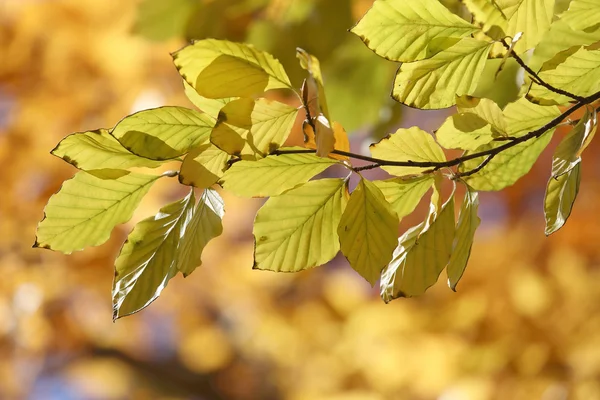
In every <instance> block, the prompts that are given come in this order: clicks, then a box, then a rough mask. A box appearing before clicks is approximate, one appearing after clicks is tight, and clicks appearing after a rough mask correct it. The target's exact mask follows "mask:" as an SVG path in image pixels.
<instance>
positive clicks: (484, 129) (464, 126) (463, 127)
mask: <svg viewBox="0 0 600 400" xmlns="http://www.w3.org/2000/svg"><path fill="white" fill-rule="evenodd" d="M435 137H436V139H437V141H438V142H439V143H440V145H442V146H444V147H445V148H447V149H463V150H475V149H476V148H478V147H479V146H482V145H484V144H487V143H489V142H491V141H492V140H493V139H494V133H493V132H492V127H491V125H489V124H488V123H487V122H485V121H484V120H483V119H481V118H480V117H478V116H477V115H475V114H471V113H458V114H454V115H451V116H450V117H448V118H446V121H444V123H443V124H442V126H440V129H438V130H437V132H436V133H435Z"/></svg>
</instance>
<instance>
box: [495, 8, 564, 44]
mask: <svg viewBox="0 0 600 400" xmlns="http://www.w3.org/2000/svg"><path fill="white" fill-rule="evenodd" d="M496 4H498V6H500V9H501V10H502V12H503V13H504V15H505V16H506V18H507V19H508V26H507V28H506V30H505V32H506V34H507V35H509V36H512V37H514V36H515V35H516V34H517V33H519V32H523V33H524V35H523V38H522V39H521V40H520V41H519V43H517V44H516V46H515V51H516V52H517V53H522V52H524V51H526V50H529V49H531V48H533V47H535V46H536V45H537V44H538V43H539V42H540V40H541V39H542V37H543V36H544V34H545V33H546V32H547V31H548V29H549V27H550V23H551V22H552V17H553V10H554V0H496Z"/></svg>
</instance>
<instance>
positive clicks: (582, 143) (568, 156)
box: [552, 109, 597, 178]
mask: <svg viewBox="0 0 600 400" xmlns="http://www.w3.org/2000/svg"><path fill="white" fill-rule="evenodd" d="M596 118H597V117H596V112H595V111H592V112H590V110H588V109H586V112H585V114H584V115H583V116H582V117H581V119H580V120H579V122H578V123H577V125H575V127H573V129H571V131H570V132H569V133H568V134H567V135H566V136H565V137H564V138H563V140H562V141H561V142H560V143H559V144H558V146H557V147H556V150H555V151H554V155H553V156H552V176H553V177H554V178H556V177H558V176H560V175H562V174H566V173H567V172H569V171H570V170H571V169H573V168H575V166H576V165H578V164H579V162H580V161H581V153H582V152H583V150H584V149H585V147H586V146H587V145H588V144H589V142H590V140H591V139H592V138H593V137H594V135H595V134H596V128H597V119H596Z"/></svg>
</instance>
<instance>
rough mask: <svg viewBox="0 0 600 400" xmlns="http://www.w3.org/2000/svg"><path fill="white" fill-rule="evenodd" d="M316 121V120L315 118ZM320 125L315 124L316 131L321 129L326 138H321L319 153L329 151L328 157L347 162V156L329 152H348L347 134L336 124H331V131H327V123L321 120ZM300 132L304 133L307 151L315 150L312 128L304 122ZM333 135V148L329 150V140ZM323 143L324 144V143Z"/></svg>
mask: <svg viewBox="0 0 600 400" xmlns="http://www.w3.org/2000/svg"><path fill="white" fill-rule="evenodd" d="M317 119H318V118H317ZM321 121H322V123H319V124H318V123H315V125H316V126H317V129H319V128H320V129H321V132H323V131H325V134H326V136H325V137H321V139H320V140H321V153H325V151H326V150H329V151H330V153H329V155H328V156H329V157H330V158H335V159H336V160H348V159H349V158H348V156H342V155H339V154H333V153H331V151H333V150H341V151H346V152H349V151H350V141H349V140H348V134H347V133H346V130H345V129H344V127H343V126H342V125H341V124H340V123H338V122H335V121H334V122H333V124H332V125H331V129H328V128H327V127H326V125H324V124H325V123H327V124H328V121H326V120H324V119H323V118H321ZM302 130H303V132H304V145H305V146H306V147H307V148H309V149H315V150H316V149H317V141H316V137H315V132H314V131H313V128H312V126H311V125H310V124H309V123H308V122H306V121H304V124H303V125H302ZM332 134H333V148H331V139H332ZM324 142H325V143H324Z"/></svg>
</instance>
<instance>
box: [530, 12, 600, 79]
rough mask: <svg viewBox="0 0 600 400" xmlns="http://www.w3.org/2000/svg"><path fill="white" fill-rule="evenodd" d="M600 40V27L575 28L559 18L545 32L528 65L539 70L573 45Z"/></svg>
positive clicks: (587, 44)
mask: <svg viewBox="0 0 600 400" xmlns="http://www.w3.org/2000/svg"><path fill="white" fill-rule="evenodd" d="M599 40H600V29H595V30H585V31H584V30H575V29H572V28H571V27H570V26H569V25H568V24H567V23H566V22H564V21H562V20H560V19H559V20H557V21H554V22H553V23H552V25H550V30H549V31H548V32H546V33H545V34H544V36H543V37H542V40H541V41H540V43H539V44H538V45H537V46H536V48H535V50H534V51H533V56H531V59H530V60H529V63H528V65H529V67H530V68H531V69H533V70H534V71H538V70H539V69H540V68H541V66H542V64H544V63H545V62H546V61H548V60H550V59H552V58H554V57H555V56H556V55H557V54H558V53H560V52H561V51H564V50H567V49H569V48H571V47H573V46H589V45H591V44H593V43H595V42H597V41H599Z"/></svg>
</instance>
